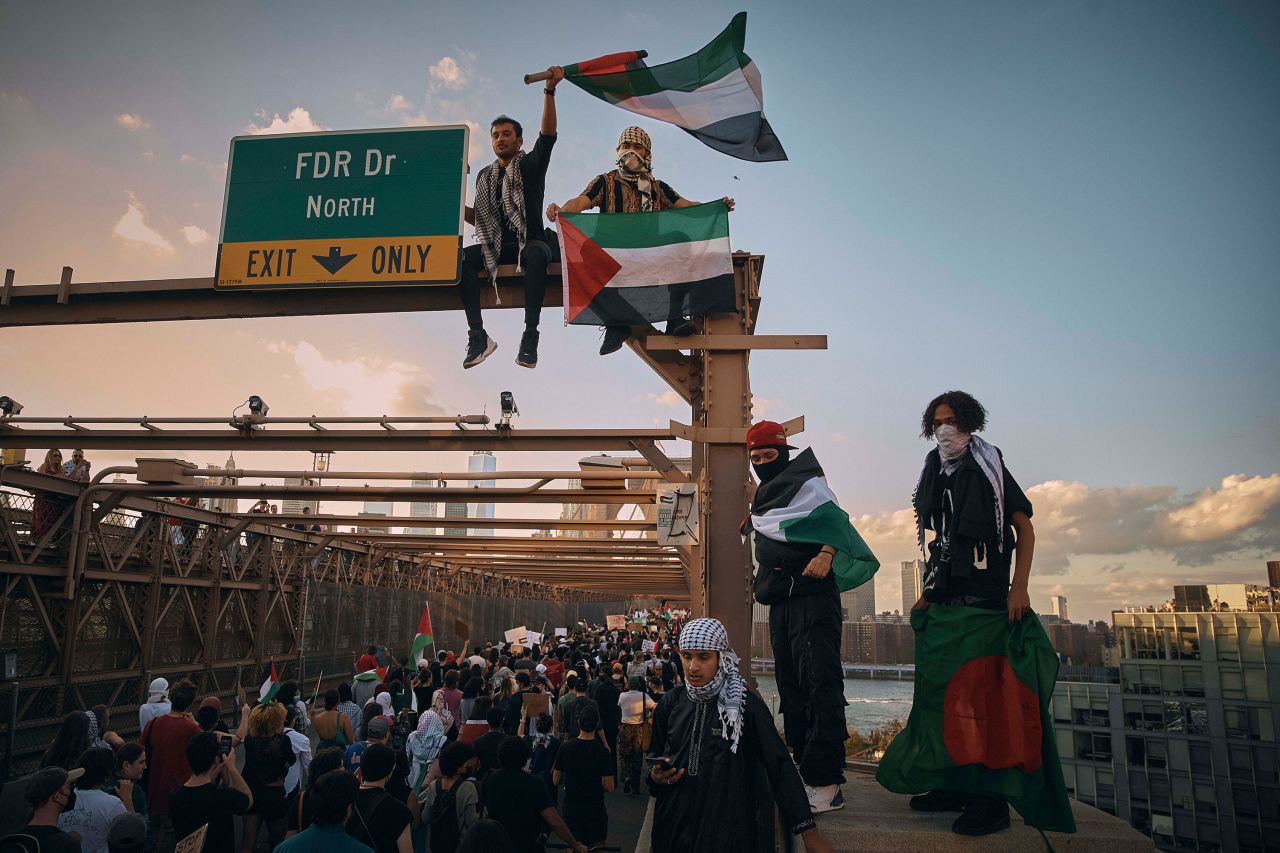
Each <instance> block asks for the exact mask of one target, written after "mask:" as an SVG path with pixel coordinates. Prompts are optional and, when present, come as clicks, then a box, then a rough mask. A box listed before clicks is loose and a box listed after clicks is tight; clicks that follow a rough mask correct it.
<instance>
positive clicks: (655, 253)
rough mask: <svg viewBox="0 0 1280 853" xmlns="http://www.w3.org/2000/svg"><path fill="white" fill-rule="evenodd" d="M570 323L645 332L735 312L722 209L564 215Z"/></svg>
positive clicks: (719, 205) (720, 205)
mask: <svg viewBox="0 0 1280 853" xmlns="http://www.w3.org/2000/svg"><path fill="white" fill-rule="evenodd" d="M559 223H560V247H561V259H562V263H563V269H564V319H565V322H566V323H576V324H581V325H587V326H609V325H615V324H617V325H642V324H644V323H657V322H660V321H662V320H669V319H671V318H672V317H683V316H690V315H694V314H715V313H720V312H731V311H735V310H736V303H735V300H734V291H733V258H732V256H731V254H730V250H729V209H728V207H726V206H725V203H724V202H723V201H712V202H707V203H706V204H696V205H693V206H692V207H681V208H678V209H674V210H660V211H654V212H652V213H561V214H560V216H559Z"/></svg>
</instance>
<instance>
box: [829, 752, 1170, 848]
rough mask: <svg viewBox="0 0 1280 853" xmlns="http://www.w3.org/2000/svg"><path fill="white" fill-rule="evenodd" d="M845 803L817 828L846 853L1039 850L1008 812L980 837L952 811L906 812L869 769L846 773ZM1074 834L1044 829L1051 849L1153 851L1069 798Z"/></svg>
mask: <svg viewBox="0 0 1280 853" xmlns="http://www.w3.org/2000/svg"><path fill="white" fill-rule="evenodd" d="M846 775H847V778H848V779H849V781H848V782H847V783H846V784H845V786H844V797H845V806H844V808H843V809H841V810H840V811H836V812H829V813H827V814H822V815H819V816H818V827H819V828H820V829H821V830H822V834H823V835H825V836H826V837H827V840H828V841H830V842H831V845H832V846H833V847H835V849H837V850H840V851H848V853H855V851H858V853H863V851H866V853H914V851H921V853H923V851H933V850H939V851H946V853H964V851H1000V853H1023V851H1026V853H1044V851H1045V845H1044V840H1043V839H1042V838H1041V837H1040V833H1039V832H1038V831H1037V830H1035V829H1032V828H1031V827H1029V826H1027V825H1026V824H1024V823H1023V822H1022V818H1020V817H1018V815H1017V813H1016V812H1014V813H1013V814H1012V815H1011V821H1010V823H1011V826H1010V827H1009V829H1007V830H1005V831H1004V832H997V833H995V834H994V835H988V836H985V837H982V838H970V837H967V836H964V835H957V834H955V833H954V832H952V831H951V822H952V821H954V820H955V818H956V815H955V814H924V813H922V812H916V811H912V810H911V808H910V807H909V806H908V805H907V800H908V799H910V798H909V797H906V796H903V795H900V794H892V793H890V792H888V791H886V790H885V789H884V788H881V787H880V786H879V785H878V784H876V780H875V778H874V777H872V776H871V775H869V774H865V773H856V772H855V773H849V774H846ZM1071 810H1072V812H1073V813H1074V814H1075V818H1076V829H1077V831H1076V833H1075V834H1074V835H1065V834H1061V833H1056V832H1050V833H1046V836H1047V837H1048V838H1049V843H1050V844H1052V845H1053V849H1054V850H1055V851H1058V853H1062V851H1068V850H1069V851H1073V853H1136V851H1154V850H1155V845H1154V843H1152V841H1151V839H1150V838H1148V837H1146V836H1145V835H1143V834H1142V833H1140V832H1138V831H1137V830H1135V829H1133V828H1132V827H1130V826H1129V825H1128V824H1127V823H1125V822H1124V821H1122V820H1120V819H1119V818H1117V817H1114V816H1112V815H1109V814H1107V813H1106V812H1104V811H1100V810H1098V809H1095V808H1093V807H1091V806H1086V805H1084V804H1083V803H1078V802H1076V801H1075V800H1072V801H1071Z"/></svg>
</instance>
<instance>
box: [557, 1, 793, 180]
mask: <svg viewBox="0 0 1280 853" xmlns="http://www.w3.org/2000/svg"><path fill="white" fill-rule="evenodd" d="M746 41H747V13H746V12H739V13H738V14H737V15H735V16H734V17H733V20H732V21H731V22H730V23H729V26H728V27H726V28H725V30H724V32H722V33H720V35H718V36H716V37H715V38H714V39H712V41H711V43H710V44H708V45H707V46H706V47H704V48H703V49H702V50H700V51H698V52H697V53H695V54H693V55H692V56H686V57H684V58H683V59H677V60H674V61H672V62H666V63H663V64H662V65H657V66H653V67H646V66H645V65H644V63H643V62H642V60H643V58H644V56H645V52H644V51H633V52H631V53H614V54H610V55H609V56H602V57H599V58H598V59H592V60H589V61H587V62H579V63H577V64H576V65H566V66H565V67H564V74H565V77H564V79H566V80H568V81H569V82H570V83H572V84H574V85H575V86H577V87H578V88H579V89H582V90H583V91H584V92H587V93H588V94H591V95H594V96H595V97H597V98H600V99H601V100H602V101H606V102H607V103H610V104H613V105H614V106H617V107H622V108H623V109H624V110H630V111H631V112H633V113H638V114H639V115H642V116H648V117H649V118H653V119H657V120H658V121H665V122H668V123H669V124H674V125H675V126H676V127H679V128H682V129H683V130H685V131H686V132H688V133H690V134H691V135H693V136H694V137H695V138H697V139H698V140H699V141H701V142H702V143H703V144H705V145H708V146H710V147H711V148H714V149H715V150H717V151H720V152H722V153H724V154H728V155H730V156H733V157H737V158H739V159H742V160H754V161H756V162H764V161H767V160H785V159H787V154H786V152H785V151H783V150H782V144H781V143H780V142H778V137H777V136H775V135H774V133H773V128H771V127H769V122H768V120H767V119H766V118H765V117H764V90H763V86H762V85H761V82H760V71H759V69H757V68H756V64H755V63H754V62H752V61H751V57H749V56H747V55H746V53H744V52H743V48H744V46H745V45H746Z"/></svg>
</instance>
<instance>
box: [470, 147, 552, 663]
mask: <svg viewBox="0 0 1280 853" xmlns="http://www.w3.org/2000/svg"><path fill="white" fill-rule="evenodd" d="M555 144H556V138H555V137H554V136H544V135H543V134H541V133H540V134H538V141H537V142H535V143H534V144H533V148H532V149H530V150H529V151H526V152H525V155H524V156H523V157H521V158H520V177H521V178H522V179H523V180H524V219H525V237H526V239H528V240H541V239H542V231H543V225H542V196H543V194H544V192H545V190H546V186H547V167H548V166H549V165H551V149H552V147H553V146H554V145H555ZM486 168H488V167H486ZM506 171H507V170H506V169H503V168H499V169H498V178H497V180H495V181H494V182H493V197H494V201H496V202H497V204H498V216H499V217H501V219H502V242H504V243H517V242H519V239H518V238H517V237H516V233H515V229H513V228H512V227H511V223H509V222H508V221H507V214H506V211H505V210H503V208H502V178H503V176H504V175H505V174H506ZM517 666H518V664H517Z"/></svg>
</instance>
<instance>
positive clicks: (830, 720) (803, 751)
mask: <svg viewBox="0 0 1280 853" xmlns="http://www.w3.org/2000/svg"><path fill="white" fill-rule="evenodd" d="M769 639H770V641H771V642H772V643H773V658H774V662H775V669H776V672H775V678H776V679H777V682H778V695H779V697H780V699H781V711H782V723H783V733H784V735H785V737H786V741H787V746H789V747H791V751H792V753H793V754H794V755H795V759H796V764H797V765H798V766H799V769H800V776H801V778H802V779H804V781H805V782H806V783H808V784H809V785H812V786H813V787H815V788H817V787H821V786H823V785H838V784H841V783H843V782H844V742H845V740H846V739H847V738H848V737H849V730H848V728H847V727H846V726H845V716H844V708H845V699H844V670H843V669H842V668H841V666H840V599H839V597H838V596H834V595H804V596H800V597H799V598H788V599H786V600H785V601H780V602H778V603H777V604H774V605H773V606H771V607H770V608H769Z"/></svg>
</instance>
